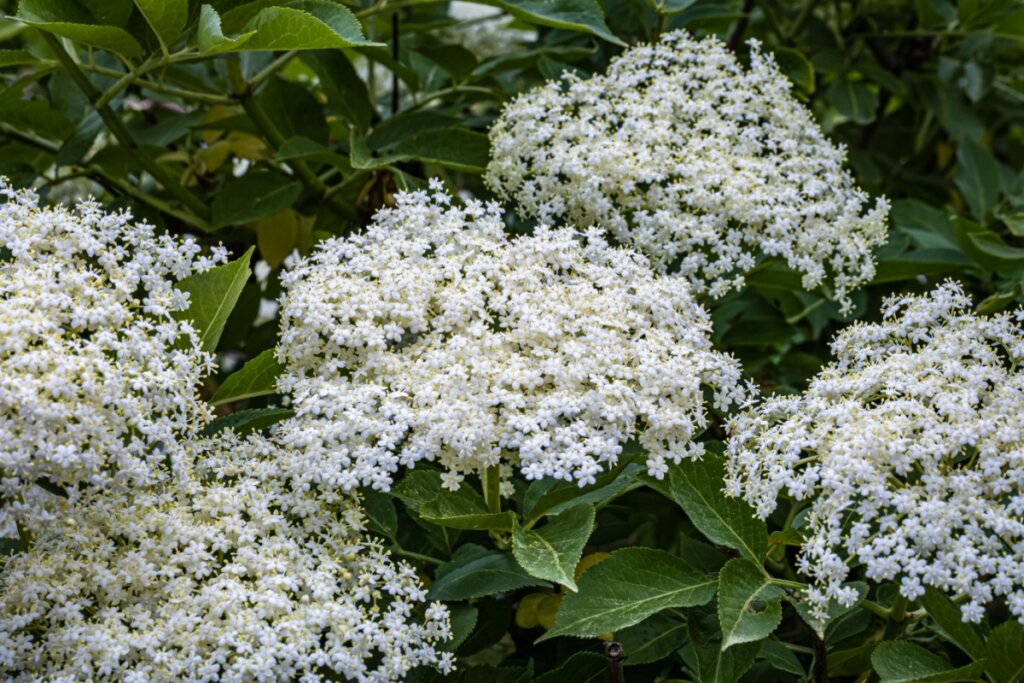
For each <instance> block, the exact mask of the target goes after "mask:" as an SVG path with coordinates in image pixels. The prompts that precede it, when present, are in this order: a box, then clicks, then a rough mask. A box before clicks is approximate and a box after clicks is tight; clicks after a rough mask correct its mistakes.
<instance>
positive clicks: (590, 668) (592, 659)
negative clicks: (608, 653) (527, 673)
mask: <svg viewBox="0 0 1024 683" xmlns="http://www.w3.org/2000/svg"><path fill="white" fill-rule="evenodd" d="M627 652H628V650H627ZM607 680H608V660H606V659H605V658H604V657H602V656H601V655H599V654H597V653H595V652H577V653H576V654H574V655H573V656H572V657H569V659H567V660H565V663H564V664H562V666H560V667H558V668H557V669H555V670H554V671H548V672H547V673H546V674H543V675H542V676H539V677H537V678H535V679H534V680H533V683H569V682H570V681H571V682H572V683H605V682H606V681H607Z"/></svg>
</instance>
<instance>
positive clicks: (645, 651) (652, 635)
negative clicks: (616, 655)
mask: <svg viewBox="0 0 1024 683" xmlns="http://www.w3.org/2000/svg"><path fill="white" fill-rule="evenodd" d="M615 639H616V640H617V641H619V642H620V643H622V649H623V651H624V652H625V653H626V659H625V661H624V662H623V664H625V665H626V666H636V665H640V664H650V663H651V662H658V661H661V660H662V659H665V658H666V657H668V656H669V655H670V654H672V653H673V652H675V651H676V650H678V649H679V648H680V647H682V646H683V645H685V644H686V641H687V640H688V639H689V634H688V633H687V629H686V622H685V621H683V620H682V619H680V618H679V617H676V616H674V615H672V614H668V613H662V614H655V615H654V616H653V617H651V618H650V619H644V620H643V621H641V622H640V623H639V624H636V625H635V626H630V627H629V628H627V629H625V630H623V631H620V632H618V633H616V634H615Z"/></svg>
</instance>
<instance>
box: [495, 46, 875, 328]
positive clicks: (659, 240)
mask: <svg viewBox="0 0 1024 683" xmlns="http://www.w3.org/2000/svg"><path fill="white" fill-rule="evenodd" d="M750 45H751V48H752V51H751V55H750V68H749V69H747V70H744V69H743V67H742V66H741V65H740V64H739V62H738V61H737V60H736V58H735V56H734V55H733V54H732V53H731V52H730V51H729V50H728V49H726V47H725V46H724V45H723V44H722V43H720V42H718V41H717V40H716V39H714V38H706V39H703V40H700V41H698V40H696V39H694V38H692V37H690V36H689V35H688V34H687V33H685V32H682V31H677V32H673V33H669V34H667V35H665V36H664V37H663V38H662V40H661V41H660V42H659V43H658V44H656V45H649V46H640V47H634V48H631V49H630V50H628V51H626V52H625V53H624V54H623V55H621V56H620V57H619V58H618V59H616V60H614V61H613V62H612V64H611V66H610V67H609V69H608V73H607V74H606V75H598V76H594V77H592V78H590V79H589V80H585V81H584V80H580V79H579V78H577V77H576V76H573V75H570V74H566V75H565V76H563V82H561V83H559V82H552V83H549V84H547V85H546V86H544V87H541V88H538V89H535V90H533V91H530V92H527V93H525V94H523V95H520V96H519V97H518V98H517V99H516V100H515V101H514V102H513V103H511V104H510V105H509V106H508V107H506V109H505V111H504V113H503V114H502V116H501V117H500V118H499V119H498V121H497V122H496V123H495V124H494V126H493V128H492V129H491V154H492V161H491V164H490V165H489V166H488V169H487V174H486V180H487V182H488V184H489V185H490V186H491V188H492V189H493V190H494V191H495V192H497V193H498V195H499V196H501V197H503V198H511V199H513V200H515V201H516V202H517V204H518V206H519V209H520V210H521V211H522V212H523V213H525V214H527V215H530V216H535V217H538V218H539V219H540V220H542V221H545V222H552V221H557V220H560V219H567V220H570V221H572V222H574V223H576V224H577V225H590V224H594V223H596V224H598V225H601V226H602V227H604V228H605V229H606V230H608V231H609V232H610V233H611V234H612V235H613V236H614V237H615V238H616V239H617V240H619V241H620V242H622V243H624V244H630V245H633V246H634V247H636V248H637V249H639V250H640V251H642V252H643V253H645V254H646V255H648V256H649V257H650V258H651V260H652V261H653V262H654V264H655V265H657V266H659V267H661V268H668V269H670V270H672V271H676V270H678V272H679V273H681V274H682V275H683V276H685V277H686V278H687V279H688V280H689V281H690V282H691V283H692V284H693V285H694V287H695V289H696V290H697V291H699V292H704V291H707V292H708V293H709V294H710V295H711V296H715V297H717V296H720V295H722V294H724V293H726V292H727V291H729V290H731V289H736V288H739V287H740V286H742V284H743V280H744V274H745V273H746V272H747V271H749V270H750V269H751V268H752V267H753V266H754V265H755V263H756V262H757V260H758V259H759V258H761V257H763V256H774V257H780V258H782V259H784V260H785V261H786V263H787V264H788V265H789V267H791V268H793V269H795V270H797V271H799V272H801V273H803V286H804V287H805V288H807V289H814V288H816V287H818V286H819V285H824V284H828V285H829V286H830V287H831V289H832V290H833V291H834V295H835V297H836V299H837V300H838V301H839V302H840V303H841V304H842V306H843V308H844V309H849V307H850V302H849V298H848V294H849V292H851V291H852V290H853V289H855V288H856V287H858V286H860V285H862V284H864V283H866V282H867V281H869V280H870V279H871V278H872V276H873V275H874V270H875V266H874V261H873V258H872V250H873V249H874V248H875V247H877V246H878V245H880V244H882V243H883V242H884V241H885V238H886V229H885V218H886V214H887V212H888V203H887V202H886V201H885V200H884V199H880V200H878V202H877V203H876V205H875V207H874V208H873V209H868V208H867V204H868V197H867V195H866V194H865V193H864V192H863V191H861V190H860V189H858V188H857V187H856V186H855V185H854V182H853V179H852V178H851V176H850V175H849V174H848V173H847V172H846V171H844V170H843V167H842V166H843V161H844V157H845V150H844V149H843V148H842V147H837V146H834V145H832V144H830V143H829V141H828V140H827V139H826V138H825V136H824V135H823V134H822V132H821V130H820V128H819V127H818V126H817V124H816V123H815V122H814V120H813V118H812V116H811V113H810V112H809V111H808V110H807V109H806V108H805V107H804V106H803V105H801V104H800V103H799V102H798V101H797V100H796V99H795V98H794V97H793V96H792V95H791V94H790V92H789V88H790V84H789V82H788V81H787V80H786V78H785V77H784V76H783V75H782V74H781V72H780V71H779V69H778V67H777V66H776V64H775V62H774V61H773V60H772V59H771V58H770V57H769V56H767V55H765V54H764V53H762V52H761V50H760V47H759V45H758V44H757V42H756V41H751V43H750Z"/></svg>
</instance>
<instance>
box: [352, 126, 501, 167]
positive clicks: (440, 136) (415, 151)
mask: <svg viewBox="0 0 1024 683" xmlns="http://www.w3.org/2000/svg"><path fill="white" fill-rule="evenodd" d="M360 137H361V136H359V134H358V132H357V131H356V130H355V129H354V128H353V129H352V138H353V139H352V142H351V146H352V165H353V166H354V167H355V168H360V169H375V168H383V167H385V166H390V165H392V164H397V163H399V162H402V161H413V160H415V161H424V162H427V163H436V164H440V165H442V166H446V167H448V168H453V169H455V170H458V171H466V172H467V173H482V172H483V170H484V168H485V167H486V166H487V162H488V159H489V156H490V141H489V140H488V138H487V136H486V135H484V134H483V133H478V132H476V131H472V130H469V129H467V128H462V127H461V126H451V127H447V128H433V129H430V130H416V131H412V132H411V133H410V134H409V135H407V136H405V137H403V138H401V139H400V140H398V141H397V142H395V143H394V144H393V145H391V146H390V147H389V148H387V149H383V150H377V149H374V150H371V149H370V148H369V147H368V146H367V141H366V140H363V139H357V138H360ZM371 139H372V138H371Z"/></svg>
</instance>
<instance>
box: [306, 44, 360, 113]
mask: <svg viewBox="0 0 1024 683" xmlns="http://www.w3.org/2000/svg"><path fill="white" fill-rule="evenodd" d="M302 59H303V61H304V62H306V64H308V65H309V67H310V68H311V69H312V70H313V72H314V73H316V75H317V77H318V78H319V79H320V88H321V90H323V92H324V95H326V96H327V102H328V104H330V105H331V107H333V108H334V109H335V110H336V111H338V112H339V113H340V114H341V115H342V116H344V117H345V118H346V119H348V120H349V121H350V122H351V123H353V124H355V126H356V127H357V128H359V130H366V129H367V128H369V127H370V121H371V120H372V118H373V104H372V103H371V101H370V95H369V93H368V92H367V90H366V84H365V83H363V79H361V78H359V75H358V74H357V73H356V70H355V68H353V66H352V63H351V62H349V60H348V58H347V57H346V56H345V54H344V53H343V52H341V51H338V50H318V51H314V52H308V53H306V54H305V55H303V58H302Z"/></svg>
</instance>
